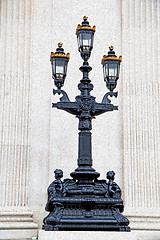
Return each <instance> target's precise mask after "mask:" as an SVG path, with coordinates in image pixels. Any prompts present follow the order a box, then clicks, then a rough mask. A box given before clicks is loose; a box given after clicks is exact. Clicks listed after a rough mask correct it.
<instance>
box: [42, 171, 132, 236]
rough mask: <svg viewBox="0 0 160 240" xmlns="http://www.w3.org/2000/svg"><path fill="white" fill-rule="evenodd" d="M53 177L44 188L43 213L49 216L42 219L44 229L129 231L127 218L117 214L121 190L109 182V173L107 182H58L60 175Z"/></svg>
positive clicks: (110, 179)
mask: <svg viewBox="0 0 160 240" xmlns="http://www.w3.org/2000/svg"><path fill="white" fill-rule="evenodd" d="M56 171H59V172H60V171H61V170H56ZM56 171H55V173H56ZM61 172H62V171H61ZM57 175H58V174H57ZM57 175H56V180H55V181H53V182H52V183H51V185H50V186H49V188H48V202H47V205H46V210H47V211H49V212H50V213H49V215H48V216H47V217H46V218H45V219H44V220H43V222H44V225H43V229H44V230H46V231H58V230H59V231H64V230H65V231H127V232H128V231H130V228H129V227H128V224H129V221H128V219H127V218H126V217H124V216H123V215H122V214H121V212H122V211H123V201H122V199H121V196H120V195H121V190H120V188H119V186H118V185H117V184H116V183H115V182H113V179H114V172H113V171H110V172H108V173H107V178H108V182H107V181H106V180H97V179H95V180H92V181H88V183H87V179H85V181H86V183H85V181H83V183H82V181H81V183H80V180H78V181H76V180H73V179H65V180H64V181H63V182H62V181H61V180H60V177H61V176H62V174H61V175H58V176H57ZM71 175H74V174H73V173H72V174H71Z"/></svg>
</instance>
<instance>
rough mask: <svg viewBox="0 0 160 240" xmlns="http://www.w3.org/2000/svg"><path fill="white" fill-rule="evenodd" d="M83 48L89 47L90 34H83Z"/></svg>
mask: <svg viewBox="0 0 160 240" xmlns="http://www.w3.org/2000/svg"><path fill="white" fill-rule="evenodd" d="M83 46H88V47H91V34H90V33H83Z"/></svg>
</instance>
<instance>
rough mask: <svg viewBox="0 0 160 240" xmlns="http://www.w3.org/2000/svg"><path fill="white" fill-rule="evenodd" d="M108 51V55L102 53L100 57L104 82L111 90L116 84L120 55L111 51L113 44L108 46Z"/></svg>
mask: <svg viewBox="0 0 160 240" xmlns="http://www.w3.org/2000/svg"><path fill="white" fill-rule="evenodd" d="M109 49H110V51H109V52H108V55H107V56H106V55H104V56H103V59H102V65H103V75H104V81H105V82H106V85H107V88H108V89H109V90H110V91H113V90H114V88H115V87H116V85H117V80H118V78H119V74H120V63H121V61H122V57H121V56H120V57H119V58H118V57H117V56H116V55H115V52H114V51H113V46H111V47H109Z"/></svg>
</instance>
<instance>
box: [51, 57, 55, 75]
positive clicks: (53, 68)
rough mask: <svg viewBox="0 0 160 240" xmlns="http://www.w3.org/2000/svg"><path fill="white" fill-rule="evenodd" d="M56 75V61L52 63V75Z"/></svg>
mask: <svg viewBox="0 0 160 240" xmlns="http://www.w3.org/2000/svg"><path fill="white" fill-rule="evenodd" d="M54 74H56V65H55V60H53V61H52V75H54Z"/></svg>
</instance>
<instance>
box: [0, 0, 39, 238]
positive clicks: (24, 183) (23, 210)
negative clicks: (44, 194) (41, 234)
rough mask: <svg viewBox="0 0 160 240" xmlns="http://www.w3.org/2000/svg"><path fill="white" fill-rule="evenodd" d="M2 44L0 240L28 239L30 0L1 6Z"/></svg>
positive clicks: (33, 230)
mask: <svg viewBox="0 0 160 240" xmlns="http://www.w3.org/2000/svg"><path fill="white" fill-rule="evenodd" d="M0 39H1V43H0V52H1V63H0V85H1V87H0V143H1V144H0V193H1V194H0V230H1V231H0V232H1V233H0V239H5V237H6V234H5V233H6V232H7V236H8V238H12V237H13V238H14V237H15V231H17V234H18V233H20V234H21V237H22V236H23V235H24V236H25V234H27V235H28V236H30V237H31V236H32V235H33V234H35V233H36V229H37V224H35V223H33V218H32V215H33V211H32V210H30V208H29V205H28V199H29V195H28V190H29V166H30V126H31V124H30V121H31V118H30V107H31V76H30V65H31V1H13V0H11V1H10V0H9V1H8V0H6V1H0ZM11 229H13V231H12V232H11ZM24 229H25V232H24Z"/></svg>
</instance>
